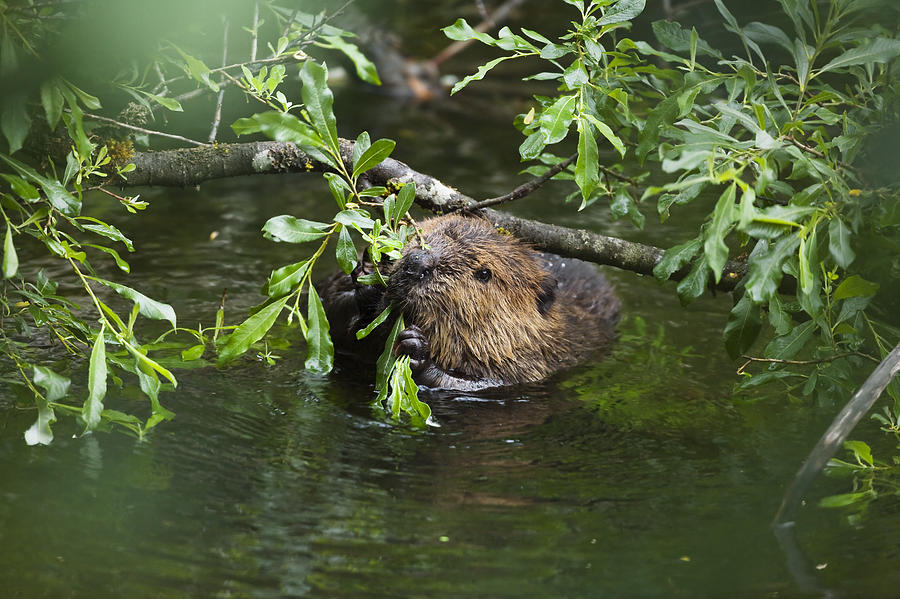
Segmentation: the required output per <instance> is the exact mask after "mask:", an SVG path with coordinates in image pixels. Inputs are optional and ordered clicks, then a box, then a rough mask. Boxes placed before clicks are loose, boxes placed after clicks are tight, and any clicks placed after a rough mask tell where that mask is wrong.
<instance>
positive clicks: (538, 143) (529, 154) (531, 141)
mask: <svg viewBox="0 0 900 599" xmlns="http://www.w3.org/2000/svg"><path fill="white" fill-rule="evenodd" d="M546 145H547V144H546V143H544V136H543V135H541V134H540V133H539V132H535V133H532V134H531V135H529V136H528V137H526V138H525V141H523V142H522V144H521V145H520V146H519V155H520V156H521V157H522V160H532V159H534V158H537V157H538V156H540V154H541V152H543V151H544V147H545V146H546Z"/></svg>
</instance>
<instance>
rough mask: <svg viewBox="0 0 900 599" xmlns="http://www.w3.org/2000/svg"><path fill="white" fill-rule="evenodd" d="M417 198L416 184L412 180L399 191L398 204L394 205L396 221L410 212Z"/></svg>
mask: <svg viewBox="0 0 900 599" xmlns="http://www.w3.org/2000/svg"><path fill="white" fill-rule="evenodd" d="M415 200H416V184H415V183H413V182H412V181H410V182H409V183H406V184H405V185H404V186H403V187H401V188H400V191H399V192H398V193H397V205H396V206H395V207H394V214H395V216H394V221H395V222H397V221H399V220H400V219H401V218H403V217H404V216H406V213H407V212H409V209H410V208H412V205H413V202H415Z"/></svg>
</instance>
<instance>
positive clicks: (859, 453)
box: [844, 441, 875, 467]
mask: <svg viewBox="0 0 900 599" xmlns="http://www.w3.org/2000/svg"><path fill="white" fill-rule="evenodd" d="M844 449H847V450H849V451H850V452H851V453H852V454H853V457H854V458H855V459H856V461H858V462H861V463H863V464H865V465H867V466H869V467H872V466H874V465H875V459H874V458H873V457H872V449H871V448H870V447H869V445H868V444H867V443H864V442H863V441H844Z"/></svg>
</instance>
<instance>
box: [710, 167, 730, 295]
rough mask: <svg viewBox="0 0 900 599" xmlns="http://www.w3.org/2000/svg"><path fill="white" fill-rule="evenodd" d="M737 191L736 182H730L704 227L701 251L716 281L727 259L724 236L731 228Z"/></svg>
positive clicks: (720, 275) (719, 278) (718, 279)
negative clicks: (709, 220)
mask: <svg viewBox="0 0 900 599" xmlns="http://www.w3.org/2000/svg"><path fill="white" fill-rule="evenodd" d="M736 193H737V184H736V183H734V182H732V184H731V185H729V186H728V187H727V188H726V189H725V191H724V192H722V195H721V196H719V201H718V202H716V207H715V210H713V214H712V221H711V222H710V225H709V227H707V228H706V231H705V233H704V237H705V238H706V239H705V241H704V242H703V251H704V253H705V254H706V262H707V263H708V264H709V268H710V270H712V273H713V278H714V279H715V281H716V283H718V282H719V281H720V280H721V279H722V269H723V268H725V262H726V261H727V260H728V246H727V245H725V236H726V235H728V232H729V231H730V230H731V225H732V224H733V223H734V198H735V194H736Z"/></svg>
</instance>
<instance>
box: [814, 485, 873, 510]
mask: <svg viewBox="0 0 900 599" xmlns="http://www.w3.org/2000/svg"><path fill="white" fill-rule="evenodd" d="M877 497H878V494H877V493H876V492H875V491H874V490H873V489H867V490H865V491H859V492H857V493H841V494H839V495H829V496H828V497H823V498H822V499H820V500H819V507H825V508H838V507H847V506H850V505H853V504H856V503H860V502H864V501H871V500H873V499H875V498H877Z"/></svg>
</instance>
